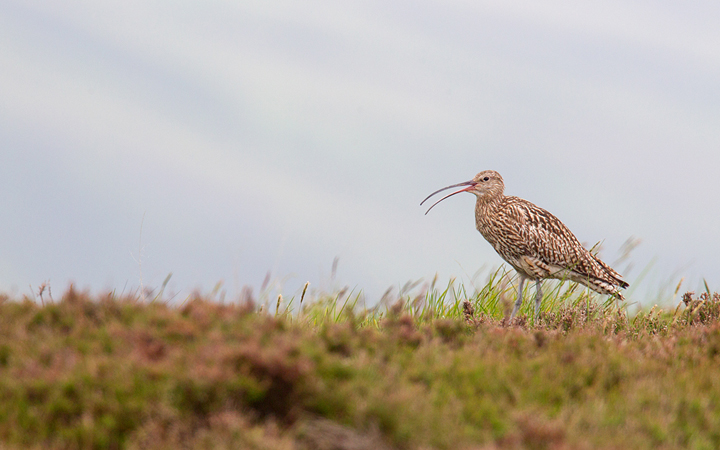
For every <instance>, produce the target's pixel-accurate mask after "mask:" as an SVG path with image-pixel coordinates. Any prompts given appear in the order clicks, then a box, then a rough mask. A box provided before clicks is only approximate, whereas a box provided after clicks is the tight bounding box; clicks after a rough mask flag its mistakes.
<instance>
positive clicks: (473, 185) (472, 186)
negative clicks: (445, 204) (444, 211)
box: [420, 180, 477, 214]
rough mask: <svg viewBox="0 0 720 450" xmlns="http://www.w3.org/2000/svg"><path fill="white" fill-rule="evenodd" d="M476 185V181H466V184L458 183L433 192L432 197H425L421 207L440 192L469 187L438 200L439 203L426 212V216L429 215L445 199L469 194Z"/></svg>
mask: <svg viewBox="0 0 720 450" xmlns="http://www.w3.org/2000/svg"><path fill="white" fill-rule="evenodd" d="M476 184H477V182H476V181H473V180H470V181H466V182H464V183H458V184H453V185H451V186H446V187H444V188H442V189H438V190H437V191H435V192H433V193H432V194H430V195H428V196H427V197H425V200H423V201H421V202H420V205H422V204H423V203H425V202H426V201H428V199H429V198H430V197H432V196H433V195H435V194H437V193H438V192H442V191H444V190H446V189H452V188H454V187H459V186H467V187H466V188H465V189H460V190H459V191H455V192H453V193H452V194H448V195H446V196H445V197H443V198H441V199H440V200H438V201H436V202H435V203H433V204H432V206H431V207H429V208H428V210H427V211H425V214H427V213H429V212H430V210H431V209H433V208H434V207H435V205H437V204H438V203H440V202H441V201H443V200H445V199H446V198H448V197H452V196H453V195H455V194H459V193H461V192H467V191H469V190H471V189H472V188H474V187H475V185H476Z"/></svg>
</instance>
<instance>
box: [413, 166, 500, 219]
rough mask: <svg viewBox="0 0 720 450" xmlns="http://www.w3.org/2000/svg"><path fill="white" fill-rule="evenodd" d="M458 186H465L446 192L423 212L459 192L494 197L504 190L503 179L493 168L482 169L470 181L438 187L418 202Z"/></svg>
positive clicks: (480, 196)
mask: <svg viewBox="0 0 720 450" xmlns="http://www.w3.org/2000/svg"><path fill="white" fill-rule="evenodd" d="M460 186H465V187H463V189H460V190H458V191H455V192H453V193H452V194H448V195H446V196H445V197H443V198H441V199H440V200H438V201H436V202H435V203H433V204H432V206H431V207H430V208H428V210H427V211H426V212H425V214H427V213H429V212H430V210H431V209H433V207H434V206H435V205H437V204H438V203H440V202H441V201H443V200H445V199H446V198H448V197H452V196H453V195H455V194H459V193H461V192H470V193H471V194H475V196H476V197H477V198H478V199H490V198H494V197H501V196H502V195H503V191H504V190H505V183H503V179H502V177H501V176H500V174H499V173H497V172H495V171H494V170H483V171H482V172H480V173H479V174H477V175H475V177H474V178H473V179H472V180H470V181H465V182H463V183H458V184H453V185H450V186H446V187H444V188H442V189H438V190H437V191H435V192H433V193H432V194H430V195H428V196H427V198H425V200H423V201H422V202H421V203H420V204H421V205H422V204H423V203H425V202H426V201H428V199H429V198H430V197H432V196H433V195H435V194H437V193H438V192H442V191H444V190H446V189H452V188H454V187H460Z"/></svg>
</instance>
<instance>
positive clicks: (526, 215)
mask: <svg viewBox="0 0 720 450" xmlns="http://www.w3.org/2000/svg"><path fill="white" fill-rule="evenodd" d="M460 186H466V187H464V188H463V189H460V190H459V191H456V192H453V193H452V194H448V195H446V196H445V197H443V198H441V199H440V200H438V201H436V202H435V203H433V205H432V206H430V208H428V210H427V211H426V212H425V214H427V213H428V212H430V210H431V209H433V207H435V205H437V204H438V203H440V202H441V201H443V200H445V199H446V198H448V197H451V196H453V195H455V194H459V193H461V192H470V193H471V194H475V196H476V197H477V201H476V203H475V225H476V227H477V229H478V231H479V232H480V234H482V235H483V237H484V238H485V240H487V241H488V242H489V243H490V245H492V246H493V248H494V249H495V251H496V252H497V253H498V254H499V255H500V256H501V257H502V258H503V259H504V260H505V261H507V262H508V264H510V265H511V266H513V268H514V269H515V270H516V271H517V273H518V276H519V278H520V282H519V283H518V296H517V300H516V301H515V307H514V308H513V311H512V313H511V314H510V320H512V319H513V317H515V314H517V311H518V309H519V308H520V305H522V292H523V284H524V283H525V280H526V279H531V280H535V286H536V292H535V316H536V317H537V316H539V314H540V303H541V302H542V287H541V281H542V280H543V279H545V278H556V279H561V280H565V279H569V280H572V281H575V282H578V283H580V284H583V285H585V286H587V287H589V288H590V289H592V290H594V291H596V292H599V293H601V294H608V295H613V296H616V297H617V298H618V299H620V300H623V296H622V293H621V292H620V288H626V287H628V284H627V283H626V282H625V281H623V279H622V276H621V275H620V274H619V273H617V272H616V271H614V270H613V269H612V268H611V267H610V266H608V265H607V264H605V263H604V262H602V261H601V260H600V259H599V258H598V257H596V256H595V255H593V254H592V253H590V252H589V251H587V250H586V249H585V248H584V247H583V246H582V244H580V241H578V239H577V238H576V237H575V235H574V234H573V233H572V232H571V231H570V230H569V229H568V227H566V226H565V224H564V223H562V222H561V221H560V220H559V219H558V218H557V217H555V216H553V215H552V214H550V213H549V212H548V211H546V210H544V209H542V208H540V207H539V206H536V205H535V204H533V203H531V202H529V201H527V200H523V199H521V198H518V197H512V196H507V195H505V194H504V191H505V183H503V179H502V177H501V176H500V174H499V173H497V172H495V171H494V170H485V171H483V172H480V173H479V174H477V175H475V178H473V179H472V180H470V181H466V182H464V183H458V184H453V185H452V186H447V187H444V188H442V189H439V190H437V191H435V192H433V193H432V194H430V195H428V196H427V198H426V199H425V200H423V201H422V202H421V203H420V204H421V205H422V204H423V203H425V202H426V201H427V200H428V199H429V198H430V197H432V196H433V195H435V194H437V193H438V192H442V191H444V190H446V189H451V188H454V187H460Z"/></svg>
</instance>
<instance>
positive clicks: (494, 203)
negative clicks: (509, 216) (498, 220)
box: [475, 194, 505, 221]
mask: <svg viewBox="0 0 720 450" xmlns="http://www.w3.org/2000/svg"><path fill="white" fill-rule="evenodd" d="M503 197H505V196H504V195H502V194H500V195H487V196H482V197H478V198H477V200H476V202H475V218H476V219H477V220H478V221H480V220H481V218H483V217H487V216H492V215H493V211H494V210H496V209H497V208H499V207H500V204H501V203H502V199H503Z"/></svg>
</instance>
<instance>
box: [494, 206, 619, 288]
mask: <svg viewBox="0 0 720 450" xmlns="http://www.w3.org/2000/svg"><path fill="white" fill-rule="evenodd" d="M505 212H506V214H508V215H511V216H513V219H514V220H513V221H514V222H516V223H517V226H518V228H519V229H518V230H517V233H518V234H519V235H520V237H521V238H522V240H523V241H524V242H525V243H526V244H525V245H526V247H527V249H526V250H527V251H528V252H529V254H530V255H532V256H533V257H535V258H538V259H539V260H540V261H542V262H543V263H545V264H547V265H549V266H556V267H562V268H565V269H570V270H572V271H573V272H576V273H577V274H579V275H581V276H583V277H592V278H598V279H601V280H607V281H611V282H613V281H614V282H615V284H621V283H624V282H623V281H622V278H621V277H620V275H619V274H618V273H617V272H615V271H614V270H612V269H611V268H610V267H609V266H607V265H606V264H605V263H603V262H602V261H600V260H599V259H598V258H596V257H595V256H593V255H592V254H591V253H590V252H588V251H587V250H586V249H585V248H584V247H583V246H582V244H580V241H578V239H577V237H575V235H574V234H573V233H572V232H571V231H570V229H568V227H567V226H565V224H563V223H562V222H561V221H560V220H559V219H558V218H557V217H555V216H554V215H552V214H551V213H550V212H548V211H546V210H544V209H542V208H540V207H539V206H536V205H534V204H532V203H530V202H528V201H526V200H522V199H517V201H513V202H510V203H509V204H508V206H507V208H506V209H505Z"/></svg>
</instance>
